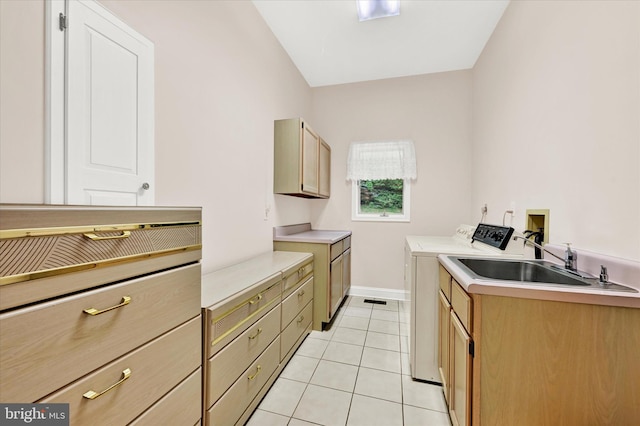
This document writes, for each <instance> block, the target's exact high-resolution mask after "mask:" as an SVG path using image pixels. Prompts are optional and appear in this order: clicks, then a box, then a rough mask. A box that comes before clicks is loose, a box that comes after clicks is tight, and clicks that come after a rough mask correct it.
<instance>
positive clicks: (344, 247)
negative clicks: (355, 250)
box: [342, 237, 351, 251]
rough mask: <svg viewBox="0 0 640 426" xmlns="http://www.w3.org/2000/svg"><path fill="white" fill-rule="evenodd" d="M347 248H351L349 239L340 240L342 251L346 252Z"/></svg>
mask: <svg viewBox="0 0 640 426" xmlns="http://www.w3.org/2000/svg"><path fill="white" fill-rule="evenodd" d="M349 248H351V237H347V238H345V239H344V240H342V251H346V250H347V249H349Z"/></svg>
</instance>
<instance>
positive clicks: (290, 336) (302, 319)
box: [280, 302, 313, 359]
mask: <svg viewBox="0 0 640 426" xmlns="http://www.w3.org/2000/svg"><path fill="white" fill-rule="evenodd" d="M312 320H313V302H310V303H308V304H307V306H305V308H304V309H303V310H302V312H300V313H299V314H298V315H297V316H296V318H295V319H294V320H293V321H291V323H290V324H289V325H288V326H287V328H285V329H284V330H283V331H282V334H281V335H280V338H281V339H282V350H281V354H282V356H281V358H282V359H284V357H285V356H286V355H287V354H288V353H289V351H290V350H291V348H292V347H293V345H294V344H295V343H296V341H297V340H298V338H299V337H300V336H302V333H304V332H305V330H306V329H307V327H308V326H309V324H311V322H312Z"/></svg>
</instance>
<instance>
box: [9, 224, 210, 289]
mask: <svg viewBox="0 0 640 426" xmlns="http://www.w3.org/2000/svg"><path fill="white" fill-rule="evenodd" d="M119 234H120V232H101V233H100V236H101V237H107V236H117V235H119ZM199 244H201V227H200V225H193V226H181V227H174V228H156V229H144V230H135V231H131V235H130V236H129V237H127V238H122V239H114V240H101V241H91V240H89V239H88V238H86V237H84V236H83V235H82V234H71V235H59V236H48V237H25V238H11V239H5V240H1V241H0V277H8V276H13V275H20V274H26V273H34V272H43V271H47V270H51V269H57V268H64V267H70V266H74V265H82V264H88V263H89V264H90V263H97V262H101V261H108V260H110V259H117V258H122V257H128V256H135V255H141V254H147V253H154V252H159V251H164V250H171V249H175V248H180V247H188V246H194V245H199Z"/></svg>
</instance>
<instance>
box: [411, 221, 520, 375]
mask: <svg viewBox="0 0 640 426" xmlns="http://www.w3.org/2000/svg"><path fill="white" fill-rule="evenodd" d="M513 233H514V230H513V228H510V227H506V226H498V225H488V224H483V223H480V224H478V225H477V226H472V225H460V226H459V227H458V228H457V229H456V232H455V233H454V235H453V236H450V237H441V236H440V237H438V236H413V235H411V236H407V237H406V241H405V249H404V250H405V262H404V268H405V270H404V292H405V300H404V301H403V303H402V304H401V306H402V309H401V314H402V315H403V316H404V318H403V322H405V323H406V324H407V333H408V336H407V341H406V342H407V343H408V352H409V365H410V369H411V377H412V378H414V379H417V380H423V381H427V382H430V383H437V384H441V382H442V381H441V379H440V373H439V371H438V292H439V281H438V275H439V272H438V271H439V263H438V255H440V254H449V255H464V256H482V257H493V256H497V257H521V256H522V255H523V244H522V242H519V243H518V242H515V241H513V238H510V237H511V236H512V234H513ZM507 234H508V235H507Z"/></svg>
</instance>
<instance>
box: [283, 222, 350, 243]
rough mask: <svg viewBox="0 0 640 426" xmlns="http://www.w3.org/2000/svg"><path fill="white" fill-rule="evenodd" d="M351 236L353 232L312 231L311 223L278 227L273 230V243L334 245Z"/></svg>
mask: <svg viewBox="0 0 640 426" xmlns="http://www.w3.org/2000/svg"><path fill="white" fill-rule="evenodd" d="M350 235H351V231H331V230H318V229H311V224H310V223H302V224H298V225H288V226H276V227H275V228H273V241H292V242H299V243H321V244H333V243H337V242H338V241H340V240H342V239H344V238H346V237H348V236H350Z"/></svg>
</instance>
